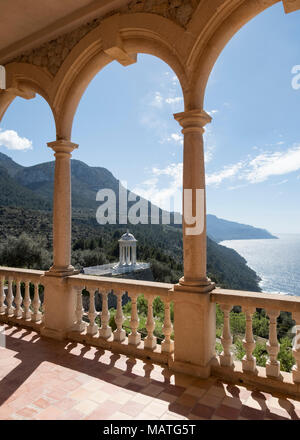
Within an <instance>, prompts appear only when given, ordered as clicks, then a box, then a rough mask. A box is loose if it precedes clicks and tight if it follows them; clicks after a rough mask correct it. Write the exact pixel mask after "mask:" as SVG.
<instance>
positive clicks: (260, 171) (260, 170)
mask: <svg viewBox="0 0 300 440" xmlns="http://www.w3.org/2000/svg"><path fill="white" fill-rule="evenodd" d="M298 170H300V145H294V146H293V147H292V148H290V149H288V150H286V151H275V152H269V151H265V152H262V153H260V154H258V155H257V156H256V157H254V158H253V157H251V156H248V158H247V159H245V160H243V161H239V162H237V163H235V164H231V165H228V166H226V167H224V168H223V169H221V170H220V171H218V172H214V173H212V174H208V175H207V177H206V182H207V184H208V185H217V186H218V185H219V184H220V183H221V182H223V181H224V180H228V179H231V180H233V179H234V178H235V179H238V180H239V181H244V182H246V183H248V184H249V183H251V184H255V183H261V182H264V181H266V180H268V179H269V178H271V177H275V176H283V175H287V174H290V173H292V172H295V171H298ZM287 182H288V180H287V179H284V180H281V181H280V182H278V183H275V184H276V185H282V184H284V183H287ZM237 187H238V186H233V187H231V188H230V189H233V188H237Z"/></svg>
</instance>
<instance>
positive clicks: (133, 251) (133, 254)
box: [132, 245, 136, 264]
mask: <svg viewBox="0 0 300 440" xmlns="http://www.w3.org/2000/svg"><path fill="white" fill-rule="evenodd" d="M132 264H136V245H134V246H133V247H132Z"/></svg>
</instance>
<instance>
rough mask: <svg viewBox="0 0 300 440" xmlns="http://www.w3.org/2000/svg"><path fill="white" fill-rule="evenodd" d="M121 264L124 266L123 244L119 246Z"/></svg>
mask: <svg viewBox="0 0 300 440" xmlns="http://www.w3.org/2000/svg"><path fill="white" fill-rule="evenodd" d="M119 253H120V255H119V264H120V265H122V264H123V245H122V243H120V244H119Z"/></svg>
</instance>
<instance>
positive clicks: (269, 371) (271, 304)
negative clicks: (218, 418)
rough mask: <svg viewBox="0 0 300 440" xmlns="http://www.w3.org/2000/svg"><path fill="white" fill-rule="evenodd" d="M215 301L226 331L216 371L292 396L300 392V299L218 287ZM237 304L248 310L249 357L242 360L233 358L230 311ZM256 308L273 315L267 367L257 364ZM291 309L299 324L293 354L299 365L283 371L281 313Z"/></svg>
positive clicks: (230, 378) (246, 313)
mask: <svg viewBox="0 0 300 440" xmlns="http://www.w3.org/2000/svg"><path fill="white" fill-rule="evenodd" d="M211 300H212V302H214V303H217V304H219V306H220V309H221V310H222V311H223V314H224V322H223V333H222V337H221V343H222V346H223V351H222V353H221V354H220V356H218V357H216V359H215V361H214V363H213V366H212V374H214V375H217V376H221V377H222V378H223V379H224V377H226V378H228V379H229V380H232V381H234V382H244V383H249V384H251V385H253V384H255V385H257V384H259V385H260V388H261V389H270V390H276V391H278V390H280V391H281V390H282V391H284V392H285V393H286V392H289V393H290V394H292V395H297V394H298V395H299V392H300V298H299V297H295V296H288V295H280V294H267V293H254V292H241V291H233V290H223V289H215V290H214V291H213V292H212V293H211ZM234 306H240V307H241V308H242V312H243V313H245V318H246V331H245V337H244V340H243V346H244V349H245V352H246V354H245V356H244V358H243V360H242V362H238V361H234V360H233V353H232V335H231V331H230V311H231V310H232V309H233V307H234ZM256 309H264V310H265V311H266V315H267V317H268V318H269V338H268V342H267V344H266V345H267V351H268V360H267V363H266V367H265V368H264V367H259V366H257V365H256V359H255V357H254V356H253V351H254V349H255V346H256V341H255V339H254V335H253V326H252V317H253V314H254V313H255V311H256ZM281 311H282V312H290V313H291V314H292V318H293V319H294V321H295V323H296V329H297V330H296V337H295V339H294V346H293V356H294V358H295V365H294V367H293V370H292V373H286V372H283V371H281V370H280V362H279V360H278V353H279V350H280V345H279V341H278V337H277V318H278V317H279V315H280V312H281Z"/></svg>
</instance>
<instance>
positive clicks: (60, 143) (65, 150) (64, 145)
mask: <svg viewBox="0 0 300 440" xmlns="http://www.w3.org/2000/svg"><path fill="white" fill-rule="evenodd" d="M47 145H48V147H49V148H52V150H53V151H54V152H55V156H56V154H58V153H59V154H60V155H71V153H72V151H73V150H75V149H76V148H78V144H74V143H73V142H71V141H67V140H65V139H59V140H57V141H54V142H48V143H47Z"/></svg>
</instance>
